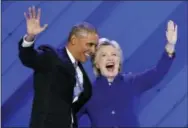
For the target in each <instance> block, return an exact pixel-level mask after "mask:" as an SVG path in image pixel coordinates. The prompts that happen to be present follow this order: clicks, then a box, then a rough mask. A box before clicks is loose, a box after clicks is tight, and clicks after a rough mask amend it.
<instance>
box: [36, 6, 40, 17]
mask: <svg viewBox="0 0 188 128" xmlns="http://www.w3.org/2000/svg"><path fill="white" fill-rule="evenodd" d="M40 16H41V9H40V8H38V12H37V17H36V18H37V20H40Z"/></svg>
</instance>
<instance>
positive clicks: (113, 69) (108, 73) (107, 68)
mask: <svg viewBox="0 0 188 128" xmlns="http://www.w3.org/2000/svg"><path fill="white" fill-rule="evenodd" d="M96 67H97V68H98V69H99V70H100V72H101V74H102V75H103V76H105V77H108V78H109V77H115V76H116V75H117V74H118V72H119V68H120V53H119V52H118V50H117V49H116V48H115V47H113V46H112V45H104V46H101V47H100V49H99V51H98V52H97V53H96Z"/></svg>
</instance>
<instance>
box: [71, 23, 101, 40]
mask: <svg viewBox="0 0 188 128" xmlns="http://www.w3.org/2000/svg"><path fill="white" fill-rule="evenodd" d="M88 33H95V34H98V32H97V29H96V28H95V27H94V26H93V25H92V24H90V23H88V22H82V23H79V24H76V25H74V26H73V27H72V29H71V31H70V33H69V37H68V41H70V40H71V38H72V36H73V35H74V36H76V37H85V36H87V34H88Z"/></svg>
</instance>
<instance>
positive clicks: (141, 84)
mask: <svg viewBox="0 0 188 128" xmlns="http://www.w3.org/2000/svg"><path fill="white" fill-rule="evenodd" d="M174 57H175V54H173V55H172V57H169V56H168V54H167V52H166V51H165V52H164V53H163V54H162V57H161V59H160V60H159V61H158V63H157V65H156V66H155V67H153V68H151V69H148V70H146V71H144V72H142V73H138V74H135V75H133V76H132V86H133V88H134V90H135V91H136V94H138V95H140V94H141V93H143V92H144V91H147V90H149V89H151V88H152V87H154V86H155V85H157V84H158V83H159V82H160V81H161V80H162V79H163V78H164V76H165V75H166V74H167V72H168V71H169V69H170V67H171V65H172V62H173V60H174Z"/></svg>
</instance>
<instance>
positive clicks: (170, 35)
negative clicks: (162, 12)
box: [166, 20, 177, 45]
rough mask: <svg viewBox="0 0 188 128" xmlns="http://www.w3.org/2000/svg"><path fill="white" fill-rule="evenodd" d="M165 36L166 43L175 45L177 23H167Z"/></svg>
mask: <svg viewBox="0 0 188 128" xmlns="http://www.w3.org/2000/svg"><path fill="white" fill-rule="evenodd" d="M166 38H167V41H168V43H170V44H173V45H175V44H176V42H177V25H175V24H174V22H173V21H171V20H170V21H169V22H168V25H167V31H166Z"/></svg>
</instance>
